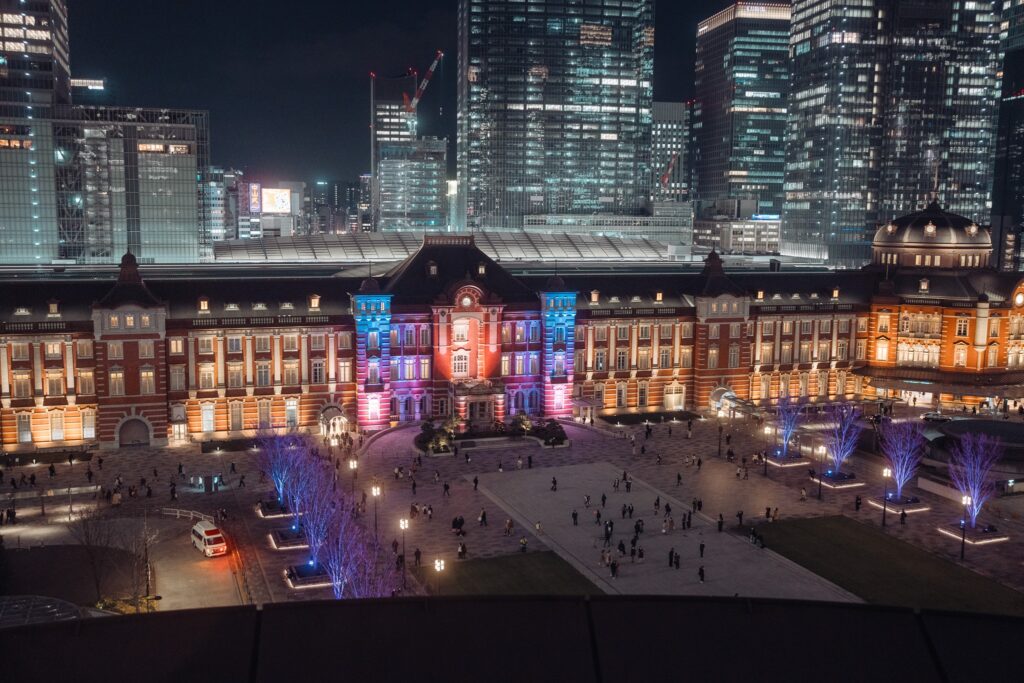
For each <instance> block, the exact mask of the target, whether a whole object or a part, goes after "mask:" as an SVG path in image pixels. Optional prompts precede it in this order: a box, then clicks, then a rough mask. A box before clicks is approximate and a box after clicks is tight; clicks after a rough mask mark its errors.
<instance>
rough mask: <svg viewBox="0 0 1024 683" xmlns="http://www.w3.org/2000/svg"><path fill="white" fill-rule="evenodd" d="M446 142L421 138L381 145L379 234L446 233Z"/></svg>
mask: <svg viewBox="0 0 1024 683" xmlns="http://www.w3.org/2000/svg"><path fill="white" fill-rule="evenodd" d="M447 145H448V142H447V140H442V139H438V138H422V139H420V140H404V141H399V142H384V143H381V145H380V158H379V161H378V167H377V177H378V182H379V186H380V215H379V217H378V228H377V229H378V230H379V231H381V232H387V231H393V230H446V229H447V226H448V216H447V210H446V209H447V204H448V199H447V197H446V194H447V176H446V171H447V159H448V157H447V154H446V148H447Z"/></svg>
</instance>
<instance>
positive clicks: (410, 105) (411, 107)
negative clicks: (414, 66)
mask: <svg viewBox="0 0 1024 683" xmlns="http://www.w3.org/2000/svg"><path fill="white" fill-rule="evenodd" d="M442 57H444V52H442V51H441V50H438V51H437V54H435V55H434V62H433V64H431V65H430V68H429V69H427V74H426V75H425V76H424V77H423V80H422V81H420V85H419V87H418V88H416V94H415V95H413V97H412V99H411V100H410V99H409V96H408V95H406V94H405V93H402V100H403V102H404V104H405V113H406V115H407V116H408V117H409V128H411V129H413V130H415V128H416V107H418V106H419V104H420V99H421V98H422V97H423V93H424V92H426V90H427V86H428V85H430V79H431V77H432V76H433V75H434V71H436V70H437V65H438V64H440V63H441V58H442Z"/></svg>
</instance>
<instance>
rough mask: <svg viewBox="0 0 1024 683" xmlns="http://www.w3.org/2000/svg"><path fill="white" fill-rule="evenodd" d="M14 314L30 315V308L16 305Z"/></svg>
mask: <svg viewBox="0 0 1024 683" xmlns="http://www.w3.org/2000/svg"><path fill="white" fill-rule="evenodd" d="M14 315H32V309H30V308H25V307H24V306H18V307H17V308H15V309H14Z"/></svg>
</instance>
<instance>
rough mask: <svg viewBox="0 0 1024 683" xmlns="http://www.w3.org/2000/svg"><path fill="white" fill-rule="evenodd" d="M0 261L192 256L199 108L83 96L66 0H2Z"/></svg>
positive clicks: (200, 158) (205, 154)
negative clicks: (77, 86) (74, 90)
mask: <svg viewBox="0 0 1024 683" xmlns="http://www.w3.org/2000/svg"><path fill="white" fill-rule="evenodd" d="M0 32H2V37H0V263H15V264H24V263H34V264H49V263H116V262H117V261H118V260H119V259H120V258H121V256H122V255H123V254H124V252H125V251H131V252H132V253H133V254H134V255H135V256H136V257H137V258H138V260H139V261H140V262H142V263H154V262H166V263H195V262H198V261H201V260H204V259H208V258H212V249H211V244H210V242H211V238H210V235H211V230H210V225H209V224H208V222H207V220H206V219H207V218H208V217H209V216H210V215H212V214H207V213H206V212H205V211H203V210H202V209H201V207H202V203H203V199H202V189H201V180H202V174H203V173H204V171H205V170H206V167H207V166H208V165H209V123H208V118H209V116H208V114H207V113H206V112H202V111H183V110H173V109H140V108H134V107H92V106H75V105H73V104H72V102H71V85H72V81H71V77H70V66H69V64H70V57H69V53H68V21H67V7H66V2H65V0H30V1H24V0H20V1H19V0H0Z"/></svg>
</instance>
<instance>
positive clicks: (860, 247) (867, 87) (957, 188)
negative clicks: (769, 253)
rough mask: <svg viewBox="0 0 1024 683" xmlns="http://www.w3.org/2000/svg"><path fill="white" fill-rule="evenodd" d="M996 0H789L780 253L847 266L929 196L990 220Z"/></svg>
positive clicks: (996, 75) (997, 54)
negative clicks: (888, 224) (883, 227)
mask: <svg viewBox="0 0 1024 683" xmlns="http://www.w3.org/2000/svg"><path fill="white" fill-rule="evenodd" d="M1001 8H1002V2H1001V1H1000V0H971V1H969V2H967V1H963V0H868V1H866V2H865V1H861V2H852V1H851V2H835V1H833V0H794V2H793V18H792V28H791V34H790V56H791V64H792V66H791V68H792V73H793V78H792V86H791V93H790V99H789V117H788V136H787V166H786V181H785V200H784V206H783V224H782V252H783V253H784V254H790V255H797V256H812V257H819V258H826V259H828V261H829V262H831V263H833V264H836V265H847V266H855V265H859V264H861V263H863V262H864V261H865V260H866V259H867V258H868V255H869V254H868V248H867V247H868V241H869V236H870V235H871V234H873V233H874V230H875V227H876V226H877V225H878V224H879V223H881V222H884V221H887V220H889V219H890V218H892V217H894V216H896V215H899V214H900V213H901V212H904V211H906V210H908V209H911V208H921V207H923V206H924V205H925V204H927V203H928V202H930V201H931V200H932V199H937V201H938V202H939V203H940V204H941V205H943V206H944V207H946V208H948V209H949V210H951V211H955V212H956V213H958V214H962V215H964V216H967V217H969V218H971V219H972V220H975V221H978V222H979V223H982V222H987V221H988V218H989V214H990V210H991V191H992V156H993V153H994V142H995V127H996V109H997V107H996V104H997V100H998V96H999V87H1000V65H1001V53H1000V50H1001V48H1000V41H999V35H1000V19H1001V14H1000V12H1001Z"/></svg>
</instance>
